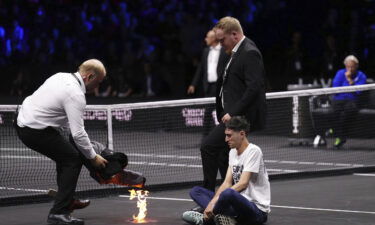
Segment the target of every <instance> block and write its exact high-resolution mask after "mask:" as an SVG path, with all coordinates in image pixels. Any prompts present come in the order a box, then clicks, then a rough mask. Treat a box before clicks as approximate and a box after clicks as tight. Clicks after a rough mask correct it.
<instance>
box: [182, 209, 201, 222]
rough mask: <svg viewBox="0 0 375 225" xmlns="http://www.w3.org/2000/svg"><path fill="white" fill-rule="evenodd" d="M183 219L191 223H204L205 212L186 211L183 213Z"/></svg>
mask: <svg viewBox="0 0 375 225" xmlns="http://www.w3.org/2000/svg"><path fill="white" fill-rule="evenodd" d="M182 219H183V220H184V221H185V222H188V223H190V224H194V225H203V213H199V212H196V211H186V212H184V213H183V214H182Z"/></svg>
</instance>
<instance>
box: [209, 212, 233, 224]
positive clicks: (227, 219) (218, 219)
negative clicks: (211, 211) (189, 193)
mask: <svg viewBox="0 0 375 225" xmlns="http://www.w3.org/2000/svg"><path fill="white" fill-rule="evenodd" d="M214 221H215V224H216V225H236V224H237V221H236V219H234V218H233V217H231V216H226V215H222V214H217V215H216V216H215V218H214Z"/></svg>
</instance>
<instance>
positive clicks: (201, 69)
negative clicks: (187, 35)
mask: <svg viewBox="0 0 375 225" xmlns="http://www.w3.org/2000/svg"><path fill="white" fill-rule="evenodd" d="M209 52H210V47H206V48H205V49H204V50H203V53H202V57H201V62H200V64H199V65H198V68H197V70H196V72H195V75H194V78H193V81H192V82H191V85H192V86H194V87H198V86H199V85H200V82H202V83H201V84H202V85H203V91H204V96H205V97H214V96H215V92H216V83H217V82H212V83H209V82H208V73H207V71H208V62H207V61H208V53H209ZM228 59H229V56H228V54H226V53H225V50H224V48H221V49H220V54H219V60H218V63H217V67H216V72H217V76H218V78H219V76H220V75H221V74H223V72H224V68H225V65H226V62H227V61H228Z"/></svg>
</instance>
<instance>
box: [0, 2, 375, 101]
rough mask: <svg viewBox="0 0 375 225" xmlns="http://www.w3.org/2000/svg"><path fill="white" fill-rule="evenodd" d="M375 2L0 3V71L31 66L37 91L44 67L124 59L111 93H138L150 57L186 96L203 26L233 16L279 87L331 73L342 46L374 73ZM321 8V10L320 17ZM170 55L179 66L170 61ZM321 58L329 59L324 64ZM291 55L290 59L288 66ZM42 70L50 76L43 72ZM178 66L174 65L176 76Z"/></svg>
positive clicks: (7, 80)
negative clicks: (326, 35)
mask: <svg viewBox="0 0 375 225" xmlns="http://www.w3.org/2000/svg"><path fill="white" fill-rule="evenodd" d="M373 4H374V3H373V1H349V2H345V3H341V2H337V1H335V0H328V1H326V0H317V1H313V2H308V3H302V2H301V1H285V0H267V1H263V0H251V1H242V0H217V1H178V0H155V1H153V0H142V1H130V0H115V1H112V0H105V1H89V0H82V1H70V0H69V1H40V0H25V1H0V69H1V70H2V71H10V70H11V68H12V67H14V66H18V65H21V64H22V65H23V64H25V63H27V64H31V65H30V66H31V68H30V76H31V77H33V79H32V83H30V85H31V86H30V90H34V89H35V88H36V87H38V86H39V85H40V84H41V82H42V81H44V80H45V79H46V78H47V77H41V74H51V73H54V72H57V71H59V70H61V69H59V68H64V69H66V68H71V70H72V71H73V70H74V68H75V67H76V66H77V65H78V64H79V63H80V62H81V61H82V60H85V59H87V58H90V57H96V58H102V59H103V61H106V62H110V61H112V60H113V59H116V61H117V62H116V63H117V64H120V65H118V66H117V67H122V68H123V76H118V77H115V76H113V79H114V80H117V79H118V78H119V80H123V81H125V80H126V82H125V83H126V84H124V82H123V83H122V84H119V86H118V87H116V88H115V87H113V88H114V90H116V89H117V90H116V91H119V90H120V89H124V88H125V89H127V90H132V91H130V92H133V93H134V94H135V95H137V93H138V94H139V93H140V92H141V89H142V87H143V86H144V85H145V83H140V82H145V80H144V79H143V78H142V77H141V74H142V71H143V69H142V65H143V63H144V62H150V63H151V64H152V65H153V67H155V68H154V70H155V72H156V71H157V72H158V73H159V72H161V71H164V72H165V73H159V75H160V77H163V78H164V80H165V81H167V83H168V85H169V86H170V90H171V95H170V96H171V97H172V98H178V97H183V96H184V93H183V90H184V89H185V84H186V83H187V82H188V81H189V80H190V77H189V75H190V74H191V73H190V71H194V60H196V58H198V57H199V55H200V49H201V47H202V46H201V41H200V40H202V38H203V37H204V33H205V31H206V30H207V29H209V27H212V25H213V24H215V23H216V22H217V19H218V18H219V17H222V16H224V15H231V16H235V17H238V18H240V21H241V24H243V27H244V29H245V31H246V32H248V33H250V34H251V35H252V36H253V37H254V41H255V42H257V43H259V48H260V49H261V50H262V52H264V53H265V54H264V59H265V63H266V70H268V71H269V72H268V73H267V74H268V80H270V83H271V85H273V86H275V88H274V89H275V90H281V89H282V88H283V87H284V89H285V87H286V84H285V85H284V84H283V85H281V84H282V83H296V82H297V78H298V77H303V78H304V79H305V78H306V79H307V77H305V76H306V75H310V76H311V75H312V76H316V77H318V76H322V77H329V74H328V73H330V72H328V71H322V72H321V73H320V74H318V73H315V72H316V71H315V70H321V68H320V66H319V65H322V66H326V67H327V68H326V69H328V66H329V64H327V65H326V63H327V62H328V61H329V60H330V59H331V58H332V56H333V55H334V53H332V52H335V51H336V53H337V52H338V53H339V54H340V53H341V52H343V53H346V54H348V53H350V54H354V53H355V54H356V55H359V56H360V57H361V58H362V57H363V58H364V59H365V61H364V60H363V64H362V65H363V66H362V68H363V69H364V70H365V71H366V72H367V73H368V71H367V70H369V71H374V67H373V63H371V62H373V61H375V59H374V58H375V53H374V51H375V50H374V48H373V47H372V46H373V44H372V43H373V40H374V38H373V35H372V33H373V32H372V31H373V30H374V28H373V27H374V25H373V24H372V23H373V20H371V19H369V18H373V17H374V14H375V11H374V10H372V9H373V8H374V5H373ZM233 8H235V9H236V10H233ZM317 11H319V12H320V13H321V14H322V16H316V15H317V14H316V12H317ZM312 15H313V16H315V17H312ZM293 30H298V31H299V32H294V34H293V38H292V39H293V41H292V44H291V45H289V46H288V50H287V51H284V49H286V46H287V45H286V44H285V40H287V37H288V35H289V34H290V32H291V31H293ZM323 33H329V34H332V36H335V37H340V38H338V39H336V40H335V44H334V45H335V47H334V48H332V46H331V44H328V42H329V43H331V42H332V41H331V40H327V42H326V43H327V44H328V45H329V46H327V48H326V50H323V49H324V36H323V35H321V34H323ZM311 34H314V35H313V37H312V36H311ZM302 36H303V42H304V43H305V44H306V45H305V46H304V48H302V46H301V41H302ZM319 38H320V39H321V40H319ZM129 43H130V45H131V49H130V51H129V49H128V46H127V45H129ZM371 45H372V46H371ZM333 49H336V50H333ZM306 52H308V53H309V57H307V54H306ZM312 52H313V54H311V53H312ZM129 54H131V55H132V57H133V59H131V62H132V63H127V62H126V61H127V60H128V59H129V58H131V57H129V56H128V55H129ZM124 55H125V56H126V58H125V59H124V58H123V57H122V56H124ZM168 55H170V57H171V58H172V61H173V63H175V64H171V61H170V60H166V58H168V57H169V56H168ZM323 55H324V58H325V61H326V62H324V65H323V64H320V63H317V62H318V61H319V62H320V61H321V58H323V57H322V56H323ZM167 56H168V57H167ZM280 56H282V57H280ZM284 58H286V59H287V60H288V62H287V63H286V64H285V66H284V68H283V66H282V63H281V62H282V61H283V59H284ZM124 62H125V63H124ZM129 64H130V65H131V68H130V69H128V67H127V66H128V65H129ZM315 65H318V66H315ZM41 67H42V68H43V72H44V73H39V71H40V70H42V69H41ZM267 67H269V69H268V68H267ZM333 67H334V66H333ZM171 71H174V72H173V73H172V74H171ZM333 71H335V68H333ZM283 72H284V73H283ZM281 73H283V75H280V74H281ZM177 74H178V75H177ZM284 74H285V75H284ZM368 74H370V73H368ZM13 76H16V73H14V74H13ZM44 76H47V75H44ZM285 76H286V77H285ZM283 77H285V79H284V78H283ZM138 78H140V79H138ZM314 78H315V77H314ZM12 81H13V78H12V76H5V78H4V82H2V84H0V85H1V86H2V88H1V92H2V94H5V93H6V94H9V93H10V89H11V87H10V85H5V84H10V83H12ZM279 81H282V82H279ZM174 82H177V83H176V84H174ZM116 86H117V83H116ZM177 88H180V89H181V90H177ZM120 92H121V93H130V92H128V91H124V90H122V91H120ZM117 94H118V93H117ZM126 95H128V94H126Z"/></svg>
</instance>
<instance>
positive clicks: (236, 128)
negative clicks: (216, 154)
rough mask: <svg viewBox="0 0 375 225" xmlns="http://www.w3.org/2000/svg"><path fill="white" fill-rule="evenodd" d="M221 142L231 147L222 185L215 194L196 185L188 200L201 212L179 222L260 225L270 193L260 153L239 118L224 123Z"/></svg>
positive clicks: (186, 214) (246, 123)
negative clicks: (193, 202)
mask: <svg viewBox="0 0 375 225" xmlns="http://www.w3.org/2000/svg"><path fill="white" fill-rule="evenodd" d="M225 125H226V129H225V141H226V142H227V143H228V145H229V147H230V148H231V150H230V153H229V167H228V170H227V174H226V177H225V180H224V182H223V183H222V184H221V186H220V187H219V189H218V190H217V191H216V193H214V192H212V191H210V190H208V189H205V188H203V187H199V186H196V187H194V188H193V189H192V190H191V191H190V196H191V198H192V199H193V200H194V201H195V202H196V203H197V204H198V205H199V206H201V207H202V208H205V210H204V212H203V213H199V212H196V211H187V212H185V213H183V215H182V219H183V220H185V221H186V222H188V223H190V224H207V223H210V222H211V223H212V220H213V221H214V222H215V224H216V225H224V224H236V223H237V222H239V223H244V224H262V223H265V222H266V221H267V215H268V213H269V212H270V203H271V191H270V183H269V181H268V174H267V171H266V168H265V165H264V161H263V153H262V151H261V149H260V148H259V147H258V146H256V145H255V144H252V143H249V141H248V139H247V133H248V131H249V124H248V122H247V121H246V119H244V118H243V117H239V116H234V117H232V118H231V119H230V120H229V121H228V122H227V123H226V124H225Z"/></svg>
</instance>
